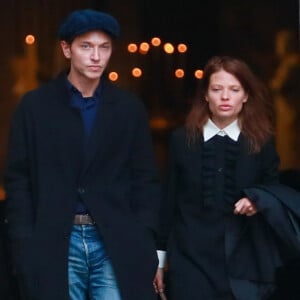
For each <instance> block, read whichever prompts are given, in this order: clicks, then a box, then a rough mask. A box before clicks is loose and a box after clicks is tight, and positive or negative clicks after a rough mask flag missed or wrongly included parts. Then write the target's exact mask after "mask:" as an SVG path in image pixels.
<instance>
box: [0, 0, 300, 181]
mask: <svg viewBox="0 0 300 300" xmlns="http://www.w3.org/2000/svg"><path fill="white" fill-rule="evenodd" d="M82 8H93V9H97V10H105V11H107V12H109V13H112V14H113V15H115V16H116V17H117V18H118V19H119V21H120V23H121V27H122V37H121V39H120V40H119V41H117V44H116V48H115V53H114V55H113V57H112V60H111V63H110V66H109V70H108V71H116V72H118V74H119V78H118V80H117V82H116V83H117V84H119V85H120V86H124V87H126V88H128V89H130V90H132V91H134V92H136V93H137V94H138V95H139V96H140V97H141V98H142V99H143V101H144V102H145V104H146V106H147V109H148V110H149V116H150V119H151V126H152V129H153V136H154V140H155V146H156V151H157V159H158V164H159V167H160V168H161V169H163V168H164V162H165V159H166V154H165V142H166V138H167V135H168V132H169V131H170V130H171V129H172V128H173V127H175V126H177V125H179V124H181V123H182V122H183V120H184V113H185V112H186V110H187V108H188V107H189V100H190V98H191V97H192V96H193V94H194V92H195V89H196V88H197V85H198V84H199V81H200V80H199V79H196V78H195V76H194V72H195V70H197V69H200V70H201V68H203V65H204V63H205V62H206V61H207V59H208V58H209V57H211V56H212V55H215V54H229V55H235V56H238V57H241V58H243V59H245V60H246V61H247V62H248V63H249V64H250V65H251V67H252V68H253V70H254V71H255V72H256V73H257V75H258V76H260V77H261V78H262V80H264V81H265V82H266V84H269V82H270V80H271V79H272V77H273V76H274V74H275V72H276V69H277V67H278V65H279V64H280V62H281V57H279V55H278V53H276V45H275V44H276V42H275V41H276V36H277V34H278V32H279V31H281V30H283V29H284V30H291V31H293V32H294V33H295V34H296V35H297V37H298V27H299V26H298V24H299V16H298V14H299V3H298V0H289V1H284V0H252V1H240V0H226V1H220V0H215V1H213V0H201V1H192V0H172V1H171V0H164V1H159V0H151V1H150V0H143V1H141V0H128V1H121V0H119V1H118V0H109V1H108V0H104V1H101V0H63V1H61V0H51V1H49V0H11V1H3V2H2V3H1V9H0V22H1V25H2V26H1V29H2V30H1V36H2V43H1V45H2V46H1V48H0V54H1V55H0V65H1V67H2V72H1V73H0V95H1V97H0V145H1V147H0V182H1V179H2V178H3V164H4V161H5V156H6V141H7V133H8V128H9V121H10V118H11V114H12V112H13V110H14V107H15V105H16V104H17V103H18V101H19V99H20V97H21V96H22V94H23V93H24V92H26V91H27V90H29V89H32V88H34V87H36V86H37V85H39V84H41V83H42V82H44V81H46V80H48V79H50V78H52V77H53V76H55V75H56V74H57V73H58V72H59V71H60V70H61V69H62V68H64V66H65V60H64V59H63V57H62V54H61V53H60V49H59V45H58V41H57V39H56V33H57V29H58V26H59V24H60V23H61V21H62V20H63V18H64V17H65V16H66V15H67V14H68V13H70V12H71V11H72V10H74V9H82ZM29 34H32V35H34V37H35V43H34V44H32V45H28V44H26V43H25V37H26V36H27V35H29ZM152 37H159V38H160V39H161V41H162V45H161V46H159V47H156V48H154V47H152V48H151V49H150V50H149V52H148V53H146V54H139V53H129V52H128V51H127V46H128V44H129V43H136V44H137V45H139V44H140V43H142V42H148V43H150V40H151V38H152ZM166 42H170V43H172V44H173V45H174V47H175V48H176V45H178V44H179V43H184V44H186V45H187V47H188V50H187V52H186V53H184V54H179V53H178V52H176V49H175V52H174V53H173V54H171V55H170V54H166V53H165V52H164V51H163V44H164V43H166ZM297 47H298V42H297ZM135 66H138V67H140V68H142V70H143V75H142V76H141V77H139V78H135V77H133V76H132V75H131V69H132V68H133V67H135ZM179 67H180V68H183V69H184V71H185V75H184V77H183V78H180V79H179V78H176V77H175V76H174V70H175V69H176V68H179ZM286 134H290V132H288V133H286ZM283 152H284V151H283ZM282 155H284V153H283V154H282ZM286 156H290V155H289V154H287V155H286ZM295 159H297V160H299V159H298V158H295ZM294 166H296V167H298V166H299V167H300V162H295V161H292V162H289V163H286V164H285V163H284V161H283V163H282V168H283V169H286V168H290V167H294Z"/></svg>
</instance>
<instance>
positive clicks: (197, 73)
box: [194, 70, 203, 79]
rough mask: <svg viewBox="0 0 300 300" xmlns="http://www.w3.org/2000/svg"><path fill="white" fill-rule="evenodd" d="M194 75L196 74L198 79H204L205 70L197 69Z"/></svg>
mask: <svg viewBox="0 0 300 300" xmlns="http://www.w3.org/2000/svg"><path fill="white" fill-rule="evenodd" d="M194 75H195V77H196V78H197V79H202V77H203V71H202V70H196V71H195V72H194Z"/></svg>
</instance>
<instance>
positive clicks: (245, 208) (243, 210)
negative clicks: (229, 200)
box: [234, 197, 257, 217]
mask: <svg viewBox="0 0 300 300" xmlns="http://www.w3.org/2000/svg"><path fill="white" fill-rule="evenodd" d="M234 207H235V208H234V214H236V215H246V216H248V217H251V216H253V215H255V214H256V213H257V209H256V207H255V205H254V204H253V203H252V202H251V201H250V199H249V198H246V197H245V198H241V199H240V200H239V201H237V202H236V203H235V204H234Z"/></svg>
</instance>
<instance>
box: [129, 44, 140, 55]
mask: <svg viewBox="0 0 300 300" xmlns="http://www.w3.org/2000/svg"><path fill="white" fill-rule="evenodd" d="M137 49H138V46H137V45H136V44H135V43H130V44H129V45H128V46H127V50H128V52H130V53H135V52H136V51H137Z"/></svg>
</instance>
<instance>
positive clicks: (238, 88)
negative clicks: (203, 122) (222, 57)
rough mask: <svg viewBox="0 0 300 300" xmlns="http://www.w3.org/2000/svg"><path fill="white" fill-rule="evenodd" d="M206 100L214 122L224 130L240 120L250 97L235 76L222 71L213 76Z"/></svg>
mask: <svg viewBox="0 0 300 300" xmlns="http://www.w3.org/2000/svg"><path fill="white" fill-rule="evenodd" d="M205 99H206V101H207V102H208V105H209V110H210V111H211V114H212V116H211V119H212V121H213V122H214V123H215V124H216V125H217V126H218V127H219V128H224V127H226V126H227V125H229V124H230V123H232V122H233V121H235V120H236V119H238V115H239V113H240V111H241V110H242V108H243V104H244V103H245V102H247V99H248V95H247V93H246V92H245V90H244V88H243V87H242V85H241V84H240V82H239V81H238V79H237V78H236V77H235V76H233V75H232V74H230V73H228V72H226V71H224V70H220V71H218V72H216V73H213V74H212V75H211V77H210V81H209V86H208V90H207V94H206V97H205Z"/></svg>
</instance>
